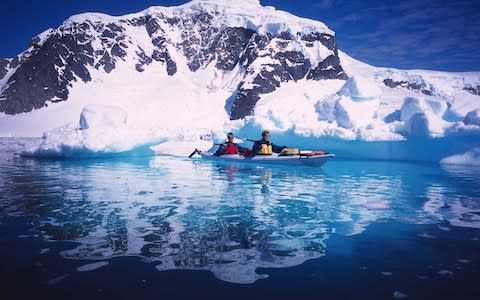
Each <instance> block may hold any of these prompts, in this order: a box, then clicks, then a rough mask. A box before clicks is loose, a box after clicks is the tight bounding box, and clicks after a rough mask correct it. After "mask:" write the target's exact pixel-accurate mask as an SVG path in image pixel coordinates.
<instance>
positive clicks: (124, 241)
mask: <svg viewBox="0 0 480 300" xmlns="http://www.w3.org/2000/svg"><path fill="white" fill-rule="evenodd" d="M16 163H18V164H25V166H24V168H23V169H25V170H26V171H25V173H24V174H17V173H15V174H14V175H15V176H13V174H12V173H11V172H12V169H9V168H5V172H4V173H2V174H0V179H1V180H0V185H2V188H3V189H4V190H5V191H6V193H7V194H8V195H11V198H12V199H9V200H8V202H7V201H5V202H2V203H0V207H2V208H4V209H5V211H7V212H9V211H15V212H16V211H18V210H24V211H27V214H28V215H35V216H38V218H36V219H35V220H36V222H37V224H36V228H37V229H38V230H39V231H40V232H42V234H43V236H44V237H46V238H48V239H50V240H69V241H74V242H76V243H78V244H76V245H75V248H73V249H69V250H65V251H63V252H62V255H63V256H64V257H67V258H72V259H90V260H104V259H108V258H111V257H116V256H140V257H143V258H145V259H146V260H148V261H151V262H154V263H155V266H156V267H157V269H159V270H171V269H184V270H209V271H211V272H212V273H214V274H215V276H216V277H217V278H219V279H221V280H225V281H229V282H235V283H251V282H254V281H255V280H257V279H259V278H263V277H265V276H266V275H262V274H257V273H256V272H257V270H258V269H259V268H283V267H287V266H295V265H298V264H301V263H303V262H304V261H306V260H308V259H313V258H318V257H321V256H323V255H325V254H326V247H327V245H328V243H327V241H328V238H329V237H330V236H331V235H332V234H333V233H335V234H337V235H352V234H360V233H362V232H363V231H364V230H365V228H367V226H368V225H369V224H370V223H372V222H375V221H379V220H389V219H401V217H405V218H409V219H410V220H413V221H412V222H413V223H430V224H435V223H438V222H441V221H443V220H449V221H450V222H451V224H452V225H458V226H463V225H464V226H470V227H473V226H477V225H478V222H477V223H475V222H470V223H468V222H464V223H463V225H459V224H460V223H456V222H457V221H465V217H464V216H465V213H468V214H469V216H472V214H471V213H469V212H473V214H475V212H478V208H476V207H475V205H478V204H475V203H476V202H475V201H473V196H472V197H470V198H469V196H465V195H462V196H453V197H450V196H452V195H456V194H454V190H455V186H456V187H458V186H459V184H461V183H462V182H464V181H465V180H467V179H468V178H470V179H469V180H474V179H472V178H478V176H477V175H478V174H477V175H468V176H467V179H462V181H461V182H456V183H455V186H452V187H451V190H450V188H448V186H447V184H448V185H451V180H452V179H451V178H452V177H451V176H446V179H445V180H446V183H447V184H442V181H440V179H439V178H437V177H435V178H433V179H431V180H429V181H428V180H427V181H426V182H425V181H422V180H421V178H424V177H420V176H421V175H420V174H422V175H423V172H424V171H425V169H421V168H423V167H422V166H417V167H418V168H419V169H414V170H415V171H414V172H413V173H412V172H411V171H410V170H411V169H412V168H411V166H410V165H404V164H397V165H395V166H391V165H385V164H379V163H375V162H368V163H362V162H351V161H349V162H347V163H345V162H344V163H343V164H342V161H339V162H336V164H337V165H336V168H334V169H328V170H317V169H314V168H313V169H312V168H284V167H277V168H275V167H272V168H267V167H252V166H241V165H239V166H234V167H232V166H229V165H223V164H215V163H209V162H205V161H202V160H188V159H180V158H173V157H153V158H152V157H147V158H145V157H143V158H142V157H140V158H129V159H122V160H119V159H110V160H108V162H105V161H99V160H83V161H79V160H73V161H64V160H54V161H44V160H19V161H18V162H16ZM376 164H377V165H376ZM379 165H380V166H383V167H384V169H380V168H379ZM402 166H403V168H404V169H402ZM407 169H408V172H407ZM15 170H16V169H15ZM451 172H454V171H451ZM459 172H460V173H459V174H460V175H458V174H457V175H455V176H456V177H455V178H458V177H459V176H461V174H464V173H461V171H459ZM447 175H448V174H447ZM466 184H467V185H468V186H471V184H470V183H469V182H468V181H467V182H466ZM265 186H267V187H268V193H265V191H264V188H265ZM446 186H447V188H446ZM473 186H476V187H477V189H478V183H477V184H476V185H473ZM470 190H471V189H470ZM477 192H478V190H477ZM473 193H475V191H473ZM441 195H446V196H445V197H450V198H449V199H447V198H442V197H441ZM419 196H420V197H421V199H426V202H425V201H423V202H419V201H417V199H418V197H419ZM10 201H11V202H10ZM445 203H446V204H447V205H444V204H445ZM14 206H17V207H20V208H19V209H17V210H14V209H11V207H14ZM463 209H468V210H469V212H465V211H464V210H463ZM470 221H472V219H470ZM335 250H336V249H332V251H335Z"/></svg>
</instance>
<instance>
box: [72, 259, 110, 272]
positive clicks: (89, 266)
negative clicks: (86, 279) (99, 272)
mask: <svg viewBox="0 0 480 300" xmlns="http://www.w3.org/2000/svg"><path fill="white" fill-rule="evenodd" d="M106 265H108V262H107V261H100V262H96V263H92V264H87V265H83V266H80V267H78V268H77V271H78V272H88V271H93V270H96V269H99V268H101V267H104V266H106Z"/></svg>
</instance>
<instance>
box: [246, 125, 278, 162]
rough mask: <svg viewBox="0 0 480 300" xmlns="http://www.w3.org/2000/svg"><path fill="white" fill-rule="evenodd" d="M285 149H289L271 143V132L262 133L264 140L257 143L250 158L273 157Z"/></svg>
mask: <svg viewBox="0 0 480 300" xmlns="http://www.w3.org/2000/svg"><path fill="white" fill-rule="evenodd" d="M285 148H287V147H286V146H277V145H275V144H273V143H270V131H268V130H264V131H262V139H261V140H260V141H255V144H253V148H252V152H251V153H250V154H249V156H255V155H271V154H272V153H273V152H275V153H280V152H282V150H283V149H285Z"/></svg>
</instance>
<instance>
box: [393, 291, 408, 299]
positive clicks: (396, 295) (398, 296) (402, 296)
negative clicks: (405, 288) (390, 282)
mask: <svg viewBox="0 0 480 300" xmlns="http://www.w3.org/2000/svg"><path fill="white" fill-rule="evenodd" d="M393 298H395V299H405V298H408V295H407V294H404V293H402V292H399V291H395V292H394V293H393Z"/></svg>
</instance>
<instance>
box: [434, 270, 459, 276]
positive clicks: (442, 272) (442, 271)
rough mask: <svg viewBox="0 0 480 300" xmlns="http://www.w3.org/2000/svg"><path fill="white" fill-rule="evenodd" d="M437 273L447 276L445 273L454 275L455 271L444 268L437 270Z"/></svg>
mask: <svg viewBox="0 0 480 300" xmlns="http://www.w3.org/2000/svg"><path fill="white" fill-rule="evenodd" d="M437 274H438V275H442V276H447V275H448V276H453V275H455V273H453V272H452V271H450V270H446V269H444V270H440V271H438V272H437Z"/></svg>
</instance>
